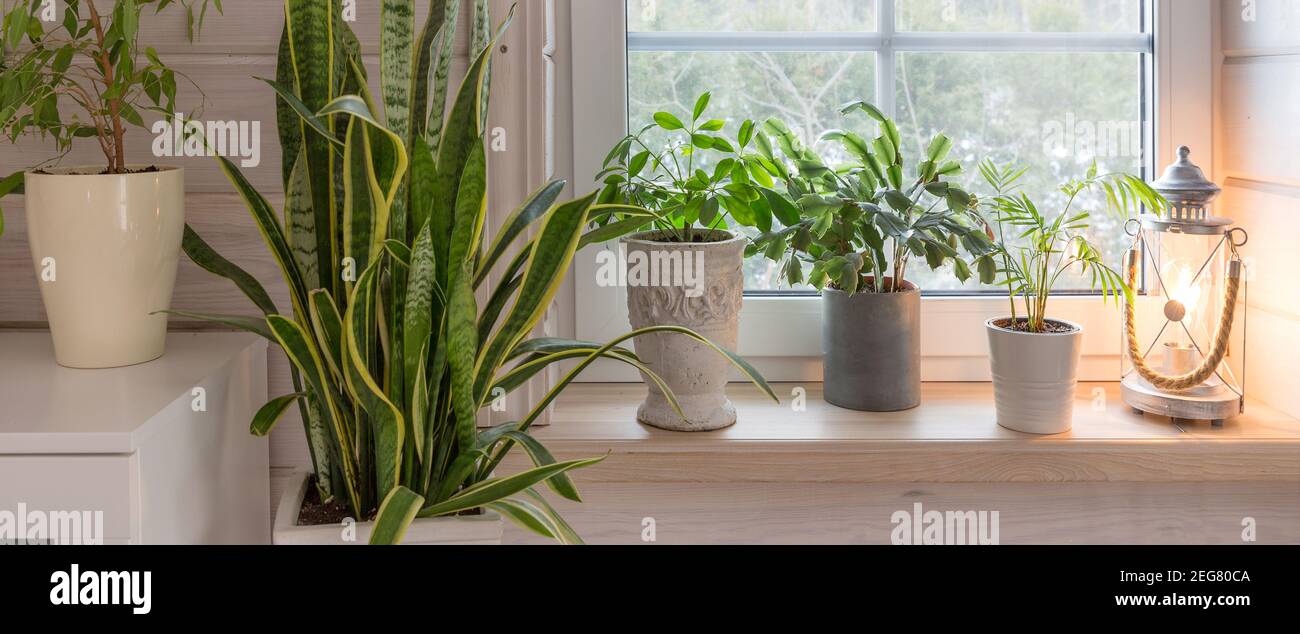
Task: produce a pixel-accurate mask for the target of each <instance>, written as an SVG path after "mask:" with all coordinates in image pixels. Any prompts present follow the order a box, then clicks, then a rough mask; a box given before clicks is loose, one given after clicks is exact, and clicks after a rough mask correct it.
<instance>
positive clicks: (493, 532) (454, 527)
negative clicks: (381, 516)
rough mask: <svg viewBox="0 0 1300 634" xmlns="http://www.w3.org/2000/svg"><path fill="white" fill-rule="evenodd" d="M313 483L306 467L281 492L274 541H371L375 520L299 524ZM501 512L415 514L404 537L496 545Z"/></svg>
mask: <svg viewBox="0 0 1300 634" xmlns="http://www.w3.org/2000/svg"><path fill="white" fill-rule="evenodd" d="M309 486H311V474H310V473H309V472H308V471H307V470H305V469H298V470H296V471H294V473H293V479H292V480H291V484H290V487H289V488H288V489H285V491H284V493H283V494H281V496H280V503H279V505H277V506H276V507H275V519H274V520H273V521H274V524H275V525H274V527H273V530H272V534H271V543H273V544H276V545H288V546H331V545H340V546H351V545H365V544H369V543H370V533H371V532H372V531H373V530H374V527H375V524H374V522H357V523H356V524H354V525H350V526H344V525H342V524H331V525H321V526H299V525H298V513H299V511H301V510H302V500H303V498H305V497H306V496H307V487H309ZM502 524H503V523H502V521H501V516H500V515H498V514H496V513H493V512H490V511H488V512H485V513H483V514H481V515H459V516H455V517H426V518H416V519H415V520H413V521H412V522H411V525H410V526H409V527H407V529H406V535H405V537H404V538H403V539H402V544H405V545H416V546H418V545H447V546H456V545H459V546H470V545H496V544H500V543H501V534H502V529H503V525H502Z"/></svg>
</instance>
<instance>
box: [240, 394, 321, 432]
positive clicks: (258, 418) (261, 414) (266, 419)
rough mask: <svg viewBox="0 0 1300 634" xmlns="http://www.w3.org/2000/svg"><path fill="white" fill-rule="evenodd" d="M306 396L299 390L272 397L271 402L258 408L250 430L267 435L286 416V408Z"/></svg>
mask: <svg viewBox="0 0 1300 634" xmlns="http://www.w3.org/2000/svg"><path fill="white" fill-rule="evenodd" d="M306 397H307V395H306V394H305V393H303V392H299V393H297V394H287V395H285V396H281V397H278V398H274V399H271V401H270V402H269V403H267V404H266V405H263V406H262V408H261V409H259V410H257V414H256V415H254V416H253V422H252V424H251V425H249V431H250V432H252V434H253V435H254V436H257V437H259V438H262V437H265V436H266V435H268V434H270V433H271V430H272V429H273V428H274V427H275V424H276V423H277V422H279V421H280V418H281V417H283V416H284V412H285V410H287V409H289V406H290V405H293V404H294V403H296V402H298V399H302V398H306Z"/></svg>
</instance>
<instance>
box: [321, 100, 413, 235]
mask: <svg viewBox="0 0 1300 634" xmlns="http://www.w3.org/2000/svg"><path fill="white" fill-rule="evenodd" d="M317 114H319V115H330V114H346V115H349V116H351V117H353V119H354V120H355V119H359V120H361V121H364V122H366V124H368V126H369V127H368V128H367V129H368V130H369V131H373V132H375V133H376V134H377V135H378V136H379V137H382V138H384V139H386V140H387V141H388V144H387V145H388V148H387V149H388V150H390V151H391V152H392V153H393V156H394V158H395V162H394V164H393V167H392V169H391V170H384V171H382V172H381V171H379V170H376V169H375V168H374V156H375V155H376V154H377V150H375V149H373V148H372V149H371V161H370V164H369V167H370V169H371V171H372V174H371V180H372V182H371V187H372V188H377V192H378V193H379V194H381V196H382V199H383V201H384V203H385V204H386V205H387V206H388V207H390V208H391V207H392V205H393V201H394V200H395V199H396V198H397V192H398V190H399V189H400V188H401V183H402V179H403V178H405V176H406V170H407V167H409V166H408V160H409V159H408V156H407V153H406V146H405V144H403V142H402V138H401V137H400V136H398V135H397V134H396V133H394V132H393V131H392V130H390V129H388V128H387V127H385V126H384V125H383V124H381V123H380V122H379V121H378V120H377V119H376V118H375V116H374V114H373V113H372V111H371V110H370V107H369V106H368V105H367V104H366V102H365V101H364V100H363V99H361V98H360V97H358V96H356V95H344V96H342V97H339V98H337V99H335V100H333V101H331V102H330V103H329V104H327V105H326V106H325V107H324V108H322V109H321V110H320V112H318V113H317ZM394 237H397V236H394Z"/></svg>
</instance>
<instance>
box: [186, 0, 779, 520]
mask: <svg viewBox="0 0 1300 634" xmlns="http://www.w3.org/2000/svg"><path fill="white" fill-rule="evenodd" d="M430 4H431V6H430V11H429V18H428V20H427V21H426V22H425V24H424V25H423V27H422V28H420V29H416V26H415V23H414V16H415V13H416V11H415V0H383V2H382V18H381V23H382V32H383V36H382V38H381V41H380V56H379V59H380V68H379V73H380V86H381V94H379V95H377V96H375V95H371V94H370V93H369V90H368V88H367V86H368V82H367V69H366V67H365V64H364V60H363V58H362V55H361V53H360V47H359V46H358V43H357V38H356V36H355V34H354V33H353V32H352V31H351V29H350V28H349V27H348V25H347V23H345V22H344V21H343V19H342V15H341V9H340V6H339V4H338V3H337V2H335V1H333V0H285V19H286V24H285V30H284V32H283V35H282V38H281V47H280V54H279V63H278V70H277V76H276V78H275V79H274V80H270V79H267V80H266V81H267V83H268V84H269V85H270V86H271V87H272V88H273V89H274V90H275V92H276V94H277V95H278V97H279V99H278V103H279V107H280V110H279V117H278V128H279V135H280V142H281V146H282V147H283V148H284V159H285V160H284V164H283V166H282V168H283V179H284V191H285V206H284V209H283V210H282V214H277V213H276V211H275V210H274V209H273V208H272V207H271V204H270V202H269V201H268V200H267V199H266V198H265V197H264V196H262V195H261V194H260V193H258V192H257V191H256V190H254V189H253V187H252V186H251V185H250V184H249V183H248V181H247V179H246V178H245V177H244V176H243V174H242V173H241V172H240V170H239V169H238V167H237V166H236V165H235V164H234V163H232V162H231V161H229V160H227V159H225V158H218V159H217V160H218V161H220V164H221V167H222V169H223V170H224V172H225V174H226V175H227V176H228V177H229V179H230V181H231V183H232V184H233V185H234V187H235V189H236V190H237V191H238V192H239V194H240V196H241V197H242V198H243V201H244V202H245V204H246V205H247V207H248V209H249V211H250V212H251V214H252V216H253V219H254V220H255V221H256V224H257V226H258V227H259V229H260V230H261V234H262V237H263V239H264V241H265V242H266V244H267V246H268V247H269V248H270V250H271V252H272V253H273V255H274V256H275V258H276V260H277V262H278V263H279V265H280V269H281V272H282V274H283V277H284V280H285V282H286V285H287V286H288V289H289V297H290V300H291V304H292V311H291V312H290V313H289V314H286V315H281V314H279V311H278V309H277V307H276V305H275V304H274V303H273V302H272V301H271V299H270V296H269V295H268V294H267V292H266V291H265V289H264V288H262V286H261V285H260V284H259V283H258V282H257V281H256V280H255V279H254V278H253V277H252V276H250V275H249V274H248V273H246V272H244V271H243V270H241V269H239V268H238V267H236V266H235V265H234V264H232V263H231V262H230V261H228V260H226V259H225V258H223V257H221V256H220V255H219V254H217V253H216V252H215V251H214V250H213V249H212V248H211V247H210V246H209V245H208V244H207V243H206V242H204V241H203V239H202V238H201V237H200V236H199V235H198V234H197V233H195V232H194V231H193V230H190V229H187V231H186V236H185V243H184V245H185V251H186V253H187V254H188V255H189V257H190V258H191V259H192V260H194V262H196V263H197V264H199V265H200V266H201V267H203V268H205V269H207V270H209V271H211V272H213V273H216V274H218V275H221V276H224V277H226V278H228V279H230V280H231V281H233V282H234V283H235V284H237V285H238V286H239V288H241V289H242V290H243V291H244V292H245V293H246V294H247V295H248V296H249V297H250V298H251V299H252V300H253V302H254V303H255V304H256V305H257V306H258V308H260V309H261V310H262V312H263V313H264V315H263V316H262V317H257V318H252V317H241V316H223V315H196V314H191V313H177V314H180V315H187V316H190V317H194V318H199V319H205V320H209V321H215V322H218V323H223V324H226V325H229V326H234V327H236V328H241V329H244V330H247V331H250V332H254V333H257V334H259V335H261V336H263V337H266V338H267V339H269V340H271V341H273V342H275V343H277V344H278V345H280V347H282V348H283V349H284V351H285V353H286V354H287V355H288V357H289V360H290V361H291V363H292V365H293V368H294V373H293V380H294V386H295V392H294V393H292V394H286V395H283V396H280V397H277V398H275V399H273V400H271V401H270V402H269V403H267V404H266V405H265V406H264V407H263V408H261V410H259V411H258V412H257V414H256V416H255V417H254V420H253V421H252V424H251V429H252V432H253V433H254V434H257V435H266V434H267V433H269V432H270V431H271V429H272V428H273V427H274V426H275V424H276V422H277V421H278V420H280V419H281V417H282V416H283V415H284V414H285V412H286V411H288V410H289V408H290V407H292V406H294V405H295V404H296V405H297V406H298V407H299V411H300V413H301V414H302V419H303V424H304V427H305V430H306V434H307V439H308V446H309V448H310V450H311V456H312V461H313V466H314V470H315V476H316V477H315V486H316V487H317V490H318V492H319V494H320V498H321V499H322V500H324V501H337V502H339V503H341V504H343V505H344V506H346V507H347V509H348V510H349V511H350V512H351V513H352V514H353V517H356V518H358V519H365V518H374V520H375V526H374V530H373V533H372V540H371V541H372V543H393V542H397V541H400V540H401V538H402V536H403V534H404V533H405V531H406V529H407V527H408V526H409V524H410V522H412V521H413V520H414V518H416V517H435V516H443V515H454V514H458V513H465V512H474V511H477V510H480V509H488V510H492V511H495V512H497V513H499V514H501V515H502V516H504V517H506V518H508V519H510V520H512V521H514V522H516V523H518V524H520V525H521V526H523V527H525V528H527V529H530V530H532V531H535V532H537V533H539V534H542V535H545V536H547V537H551V538H554V539H556V540H559V541H561V542H564V543H576V542H578V541H580V540H579V537H578V535H577V534H576V533H575V532H574V531H573V529H572V528H571V527H570V526H569V525H568V524H567V523H566V522H565V521H564V519H563V518H561V517H560V515H559V514H558V513H557V512H556V511H555V509H554V508H553V507H552V506H551V504H550V502H548V500H547V498H546V497H545V496H544V495H543V494H542V493H541V491H540V490H539V489H540V487H547V488H549V489H551V491H553V492H554V493H555V494H558V495H559V496H561V497H564V498H566V499H569V500H575V501H577V500H579V499H580V498H579V496H578V492H577V490H576V488H575V487H574V484H573V481H572V480H571V479H570V476H569V475H568V474H569V472H570V471H572V470H574V469H579V468H583V467H587V466H591V465H593V464H595V463H597V462H599V461H600V460H601V457H593V458H586V459H575V460H566V461H557V460H556V459H555V458H554V457H553V456H552V455H551V454H550V452H548V451H547V450H546V448H545V447H543V446H542V444H541V443H540V442H538V441H537V440H536V439H535V438H534V437H533V436H532V435H531V434H530V433H529V431H530V427H531V426H532V425H533V424H534V423H536V422H537V420H538V419H539V418H540V417H541V416H542V415H543V413H544V412H545V411H546V409H547V407H548V406H549V405H550V404H551V403H553V402H554V401H555V399H556V398H557V397H558V396H559V395H560V394H561V392H562V391H563V390H564V389H565V388H566V387H567V386H568V385H570V384H571V383H572V382H573V380H574V379H575V377H576V376H577V375H578V374H579V373H580V372H581V371H583V370H584V369H585V368H587V367H588V366H590V365H591V364H592V363H594V362H595V361H596V360H598V359H611V360H614V361H616V362H621V363H626V364H628V365H631V366H633V367H635V368H637V369H638V370H641V371H642V372H643V373H645V375H646V376H647V377H648V379H649V380H651V381H654V382H656V383H658V384H660V385H661V386H662V385H663V381H662V379H660V378H659V377H658V376H657V375H655V374H654V373H653V372H651V371H650V370H649V369H648V368H646V367H645V365H644V364H643V363H641V361H640V360H639V359H638V358H637V357H636V355H635V354H634V353H633V352H632V351H630V350H628V349H626V348H623V347H620V344H621V343H623V342H625V341H627V340H629V339H631V338H633V337H636V336H639V335H641V334H645V333H649V332H673V333H678V334H680V335H681V336H686V337H693V338H695V339H697V340H699V341H700V342H702V343H703V344H704V345H710V346H712V345H713V344H712V343H710V342H709V341H708V340H707V339H704V338H703V337H701V336H700V335H698V334H696V333H694V332H691V331H689V330H687V329H684V328H675V327H660V328H648V329H643V330H640V331H636V332H632V333H629V334H627V335H624V336H622V337H619V338H618V339H616V340H614V341H612V342H609V343H604V344H599V343H590V342H582V341H571V340H563V339H555V338H547V337H535V336H533V332H534V330H535V329H536V326H537V325H538V323H539V322H540V320H541V319H542V317H543V316H544V315H545V313H546V311H547V310H548V308H549V307H550V305H551V301H552V298H553V297H554V295H555V293H556V292H557V291H558V289H559V288H560V286H561V284H562V282H563V280H564V275H565V273H566V272H567V270H568V269H569V267H570V264H571V262H572V260H573V256H574V254H575V252H576V251H577V249H578V248H580V247H581V246H584V245H585V244H589V243H591V242H592V241H595V240H597V239H598V238H599V236H598V235H593V234H592V233H591V232H588V230H587V228H588V226H589V224H590V223H591V222H592V221H593V219H595V218H597V217H599V216H601V215H602V214H608V213H611V212H610V211H609V210H604V211H602V210H597V209H595V207H596V206H595V203H596V194H595V193H593V194H590V195H587V196H584V197H582V198H579V199H577V200H573V201H568V202H561V201H560V200H559V196H560V193H561V191H562V190H563V188H564V183H563V182H558V181H557V182H552V183H548V184H546V185H544V186H543V187H541V188H540V189H539V190H537V191H536V192H534V193H533V194H532V195H530V196H529V197H528V198H527V199H526V200H525V201H524V202H523V204H522V205H520V206H519V207H518V208H517V209H515V210H514V211H513V212H512V213H511V214H510V215H509V216H508V217H506V218H505V219H504V221H503V222H502V224H501V226H500V230H499V231H498V232H497V233H496V234H495V235H494V236H493V237H492V239H491V240H490V241H489V240H488V239H487V236H486V233H487V232H486V230H485V225H486V214H487V180H488V167H487V157H486V151H485V149H484V148H485V132H484V128H485V122H486V115H487V106H488V101H487V100H488V87H489V85H490V67H491V58H492V53H493V49H494V48H495V43H496V41H497V38H499V37H500V36H501V34H502V32H503V30H504V29H505V28H506V26H507V25H508V24H509V22H510V19H511V17H510V16H507V17H506V19H505V20H504V22H503V23H502V25H501V26H500V28H498V29H497V30H495V31H493V30H492V28H491V22H490V17H489V14H488V2H487V0H475V1H474V2H473V3H471V5H470V10H469V14H470V15H469V19H470V21H471V24H470V31H471V33H472V37H471V54H472V62H471V64H470V66H469V69H468V71H467V73H466V75H465V77H464V79H463V81H462V82H461V83H460V85H459V88H458V89H456V90H455V92H454V93H451V92H450V91H449V88H450V86H449V84H450V82H449V76H450V72H449V69H450V64H451V58H452V41H453V38H454V37H455V33H456V28H457V23H458V22H459V21H460V20H461V19H462V16H461V13H462V12H463V11H462V8H461V1H460V0H431V3H430ZM511 16H513V10H512V12H511ZM331 62H332V63H331ZM448 102H450V108H447V105H448ZM494 274H495V275H494ZM493 278H495V283H489V282H490V280H492V279H493ZM480 298H486V301H485V302H482V303H480V301H479V300H480ZM715 347H716V346H715ZM719 352H720V354H724V355H726V356H727V357H728V358H729V359H731V361H732V362H733V363H735V364H736V365H737V367H739V368H740V369H741V370H742V371H743V372H745V373H746V374H747V375H748V376H750V377H751V378H752V379H754V380H755V382H757V383H759V384H760V385H761V386H762V387H763V388H764V389H765V390H767V391H768V392H769V393H771V389H770V388H769V387H768V386H767V384H766V383H765V382H763V380H762V379H761V377H759V376H758V374H757V373H756V372H754V371H753V369H752V368H751V367H750V366H749V365H748V364H747V363H745V362H744V361H743V360H741V359H740V358H739V357H737V356H735V355H733V354H731V353H729V352H725V351H721V350H719ZM562 361H571V362H573V366H572V368H571V369H570V370H568V371H567V372H565V373H564V374H563V376H562V378H561V379H560V380H559V381H558V382H557V383H556V384H555V385H554V386H553V387H552V388H551V389H550V390H549V391H548V392H547V393H546V394H545V395H544V396H543V397H542V398H541V399H540V400H538V401H537V402H536V403H534V404H532V405H531V406H529V408H528V410H527V411H524V412H520V413H519V414H520V415H519V417H518V418H517V419H516V420H513V421H510V422H507V423H503V424H500V425H497V426H495V427H492V428H490V429H483V430H480V429H479V428H478V426H477V418H478V415H479V413H480V411H481V410H482V409H483V408H484V407H485V406H486V405H488V404H490V403H491V402H492V401H493V400H495V399H498V398H502V397H503V396H505V395H507V394H510V393H511V392H513V391H514V390H516V389H517V388H519V387H520V386H523V385H525V384H527V382H528V381H529V380H530V379H531V378H533V377H535V376H536V375H537V374H538V373H539V372H541V371H542V370H544V369H546V368H548V367H551V366H552V365H554V364H556V363H559V362H562ZM665 391H667V390H665ZM670 398H671V397H670ZM672 403H673V404H674V406H676V400H675V399H672ZM678 411H679V413H680V407H678ZM515 448H522V450H523V451H524V453H526V454H527V455H528V457H529V458H530V459H531V461H532V464H533V467H532V468H529V469H526V470H524V471H521V472H519V473H513V474H509V475H501V474H498V473H497V471H498V467H500V465H501V463H502V460H503V459H504V458H505V457H506V455H507V454H508V453H509V452H510V451H512V450H513V449H515Z"/></svg>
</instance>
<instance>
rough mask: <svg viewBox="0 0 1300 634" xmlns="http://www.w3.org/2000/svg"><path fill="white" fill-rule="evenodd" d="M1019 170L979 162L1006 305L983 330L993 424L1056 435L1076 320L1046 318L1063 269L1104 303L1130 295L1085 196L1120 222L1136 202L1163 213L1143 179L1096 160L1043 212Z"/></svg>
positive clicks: (1066, 407)
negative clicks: (1107, 169)
mask: <svg viewBox="0 0 1300 634" xmlns="http://www.w3.org/2000/svg"><path fill="white" fill-rule="evenodd" d="M1025 171H1026V170H1025V168H1017V167H1002V166H998V165H996V164H994V163H993V162H991V161H985V162H984V163H982V164H981V165H980V173H981V174H982V175H983V176H984V180H985V181H986V182H987V183H988V185H989V187H991V188H992V190H993V195H992V196H989V197H987V198H986V199H983V200H981V201H980V206H981V207H983V208H984V209H985V210H986V211H987V212H988V214H989V215H990V216H992V220H991V221H989V225H990V227H992V226H993V225H996V227H997V242H996V244H995V246H996V249H997V252H996V253H997V254H996V258H997V260H998V272H999V273H1000V274H1001V276H1002V279H1001V280H999V282H998V283H999V284H1000V285H1002V286H1003V287H1004V288H1006V291H1007V297H1008V299H1009V301H1010V304H1011V314H1010V316H1009V317H999V318H995V319H990V320H988V322H986V323H985V331H986V332H987V334H988V341H989V362H990V365H991V368H992V375H993V389H994V392H995V393H996V395H997V398H996V401H997V417H998V424H999V425H1002V426H1003V427H1006V428H1008V429H1013V430H1016V431H1021V432H1026V433H1034V434H1057V433H1061V432H1065V431H1068V430H1069V429H1070V427H1071V425H1072V419H1073V413H1074V399H1075V387H1076V384H1077V368H1078V364H1079V355H1080V352H1081V349H1082V343H1083V327H1082V326H1080V325H1079V324H1075V323H1072V322H1069V321H1066V320H1064V319H1059V318H1055V319H1054V318H1051V316H1050V315H1049V313H1048V300H1049V299H1050V297H1051V295H1052V292H1053V291H1054V290H1055V289H1056V287H1057V284H1058V282H1059V281H1060V280H1061V278H1062V276H1063V275H1066V274H1068V273H1077V274H1078V275H1081V276H1084V277H1085V278H1086V279H1088V280H1089V281H1090V282H1091V287H1092V288H1096V289H1099V290H1100V291H1101V294H1102V298H1103V300H1110V299H1115V300H1117V303H1118V302H1119V301H1128V302H1131V301H1132V294H1133V292H1134V291H1133V289H1132V288H1130V287H1129V286H1128V285H1127V284H1126V283H1125V281H1124V278H1123V277H1122V276H1121V275H1120V274H1119V272H1117V271H1116V270H1115V269H1114V268H1112V267H1111V266H1110V265H1109V264H1107V263H1106V261H1105V258H1104V255H1103V252H1102V251H1101V250H1100V249H1099V248H1097V247H1096V246H1095V245H1094V244H1093V243H1092V242H1090V241H1089V240H1088V237H1087V235H1085V233H1084V232H1085V230H1086V229H1087V228H1088V226H1089V222H1090V218H1091V212H1090V211H1089V210H1088V209H1087V208H1086V205H1085V204H1084V201H1085V200H1086V195H1087V194H1089V193H1093V194H1100V195H1101V196H1104V203H1105V207H1106V209H1107V211H1109V212H1110V213H1112V214H1115V215H1117V216H1119V217H1121V218H1125V219H1127V218H1129V217H1130V214H1131V213H1132V212H1133V210H1134V209H1135V208H1137V207H1139V206H1141V207H1145V208H1146V209H1147V210H1149V211H1151V212H1152V213H1160V212H1162V211H1163V210H1164V209H1165V208H1166V206H1167V202H1166V201H1165V199H1164V198H1163V197H1162V196H1161V195H1160V194H1159V193H1158V192H1156V191H1155V190H1154V189H1152V187H1151V186H1150V185H1148V184H1146V183H1145V182H1143V181H1142V179H1140V178H1138V177H1136V176H1133V175H1131V174H1124V173H1113V174H1099V173H1098V170H1097V165H1096V163H1093V165H1092V167H1091V168H1090V169H1089V170H1088V173H1087V175H1086V176H1085V177H1084V178H1081V179H1071V180H1069V181H1067V182H1066V183H1064V184H1062V185H1061V186H1060V190H1059V191H1060V193H1061V194H1062V195H1063V197H1064V200H1065V203H1064V205H1062V206H1061V207H1059V208H1057V209H1055V210H1049V209H1047V208H1046V207H1044V208H1043V209H1041V210H1040V206H1039V205H1038V204H1037V203H1035V202H1034V200H1033V198H1031V197H1030V196H1029V194H1027V193H1026V192H1024V191H1021V189H1020V185H1019V181H1020V178H1021V177H1022V176H1023V175H1024V174H1025ZM1017 299H1019V300H1021V301H1022V303H1023V306H1024V312H1023V313H1021V312H1020V310H1019V308H1018V306H1017V303H1016V301H1017ZM1022 314H1023V316H1021V315H1022Z"/></svg>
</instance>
